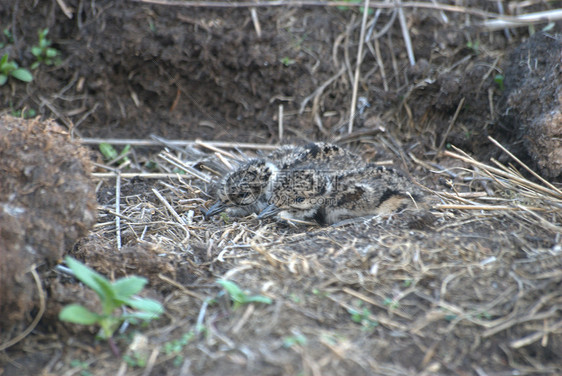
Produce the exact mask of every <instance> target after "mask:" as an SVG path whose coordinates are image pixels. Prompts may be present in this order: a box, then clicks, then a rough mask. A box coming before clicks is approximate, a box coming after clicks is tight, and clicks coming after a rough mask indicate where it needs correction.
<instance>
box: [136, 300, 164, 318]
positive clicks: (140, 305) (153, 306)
mask: <svg viewBox="0 0 562 376" xmlns="http://www.w3.org/2000/svg"><path fill="white" fill-rule="evenodd" d="M127 305H128V306H129V307H131V308H134V309H137V310H139V311H144V312H147V313H150V314H155V315H160V314H162V313H164V307H163V306H162V304H160V303H159V302H157V301H156V300H153V299H147V298H139V297H134V298H132V299H128V300H127Z"/></svg>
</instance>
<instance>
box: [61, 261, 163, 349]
mask: <svg viewBox="0 0 562 376" xmlns="http://www.w3.org/2000/svg"><path fill="white" fill-rule="evenodd" d="M65 262H66V265H68V267H69V268H70V269H71V270H72V271H73V272H74V275H75V277H76V278H77V279H79V280H80V281H81V282H82V283H84V284H85V285H86V286H88V287H89V288H91V289H92V290H94V291H95V292H96V294H98V296H99V298H100V301H101V311H102V313H101V314H99V313H95V312H92V311H90V310H89V309H87V308H86V307H83V306H81V305H79V304H70V305H67V306H66V307H64V308H63V309H62V311H61V312H60V313H59V319H60V320H61V321H68V322H72V323H74V324H82V325H94V324H97V325H99V326H100V327H101V330H100V337H101V338H103V339H110V338H112V336H113V333H114V332H115V330H116V329H117V328H118V327H119V325H120V324H121V323H122V322H123V321H125V320H128V321H129V322H131V323H133V324H136V323H138V322H139V321H144V322H148V321H150V320H152V319H155V318H158V317H159V316H160V315H161V314H162V313H163V312H164V308H163V307H162V305H161V304H160V303H158V302H157V301H155V300H152V299H145V298H139V297H136V296H135V295H136V294H137V293H139V292H140V291H141V290H142V289H143V288H144V285H145V284H146V282H147V280H146V278H143V277H138V276H131V277H125V278H121V279H118V280H117V281H115V282H110V281H109V280H108V279H107V278H105V277H104V276H102V275H101V274H99V273H97V272H95V271H94V270H92V269H90V268H89V267H87V266H86V265H84V264H82V263H81V262H79V261H77V260H75V259H73V258H71V257H68V256H67V257H66V258H65ZM122 306H127V307H130V308H133V309H134V310H135V311H133V312H131V313H125V314H117V313H116V310H117V309H119V308H121V307H122Z"/></svg>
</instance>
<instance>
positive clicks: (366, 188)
mask: <svg viewBox="0 0 562 376" xmlns="http://www.w3.org/2000/svg"><path fill="white" fill-rule="evenodd" d="M272 185H273V188H272V191H271V197H270V200H269V203H270V205H269V206H267V207H266V208H265V209H264V210H263V211H262V212H261V213H260V215H259V218H265V217H269V216H273V215H277V216H278V217H280V218H283V219H289V220H290V219H295V220H301V221H310V220H314V221H316V222H318V223H320V224H333V223H337V222H340V221H342V220H345V219H349V218H355V217H362V216H366V215H384V214H391V213H396V212H399V211H402V210H403V209H406V208H409V207H415V205H416V202H417V201H422V200H423V194H422V192H421V190H420V189H419V188H417V187H416V186H415V185H414V184H413V183H412V182H410V180H408V178H407V177H406V176H404V175H403V174H402V173H401V172H400V171H398V170H396V169H392V168H386V167H382V166H376V165H372V164H369V165H366V166H365V167H362V168H359V169H355V170H350V171H344V172H339V173H333V174H326V173H323V172H321V171H320V172H318V171H310V170H308V171H298V170H294V171H292V172H291V173H288V174H285V175H284V176H279V177H278V178H277V179H276V180H275V182H274V183H273V184H272Z"/></svg>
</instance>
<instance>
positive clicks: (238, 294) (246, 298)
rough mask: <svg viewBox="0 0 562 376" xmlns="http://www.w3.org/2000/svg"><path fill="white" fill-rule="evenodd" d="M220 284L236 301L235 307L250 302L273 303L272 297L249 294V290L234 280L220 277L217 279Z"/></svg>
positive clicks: (234, 301) (233, 300)
mask: <svg viewBox="0 0 562 376" xmlns="http://www.w3.org/2000/svg"><path fill="white" fill-rule="evenodd" d="M217 283H218V284H219V285H221V286H222V288H223V289H224V290H225V291H226V293H227V294H228V296H230V299H231V300H232V302H233V303H234V309H236V308H238V307H240V306H241V305H242V304H248V303H264V304H271V303H272V300H271V298H268V297H267V296H263V295H249V292H247V291H244V290H242V289H241V288H240V287H239V286H238V285H237V284H236V283H234V282H232V281H227V280H225V279H219V280H218V281H217Z"/></svg>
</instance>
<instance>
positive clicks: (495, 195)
mask: <svg viewBox="0 0 562 376" xmlns="http://www.w3.org/2000/svg"><path fill="white" fill-rule="evenodd" d="M449 3H450V4H451V5H452V4H453V3H454V5H455V6H456V7H457V8H455V11H451V9H448V10H442V9H440V8H439V7H437V6H436V7H434V8H431V7H428V8H416V9H413V8H404V15H405V21H406V23H407V28H408V31H409V37H410V38H411V42H412V47H413V52H414V56H415V59H416V64H415V65H413V66H412V65H411V64H410V63H409V57H408V53H407V49H406V47H405V39H404V36H403V34H402V32H401V28H400V24H399V19H400V15H399V14H398V12H397V11H396V10H393V9H386V8H382V9H381V10H380V11H378V10H377V8H373V12H372V13H371V14H369V17H368V24H367V27H366V30H367V35H368V36H370V39H369V42H368V43H366V44H365V45H364V49H363V57H362V63H361V69H360V71H359V73H360V74H359V81H358V97H359V100H358V102H357V103H358V106H357V110H356V112H355V115H354V122H353V131H352V133H351V134H349V133H348V123H349V117H350V103H351V99H352V92H353V87H354V84H353V83H354V75H355V67H356V63H357V55H358V48H359V42H358V41H359V35H360V31H361V21H362V17H363V13H362V12H361V10H360V9H359V8H358V7H355V6H353V4H352V3H350V4H349V6H340V7H335V6H283V7H257V8H248V7H240V8H238V7H234V6H233V4H235V3H232V4H230V6H228V7H221V8H212V7H209V6H206V7H193V6H192V7H184V6H171V5H162V4H160V5H157V4H149V3H147V2H143V1H119V2H115V1H108V0H103V1H100V0H97V1H90V2H84V1H81V0H64V1H51V2H37V1H33V0H18V1H15V2H14V1H7V0H0V29H1V32H2V33H1V34H0V42H1V43H2V44H1V46H2V48H1V49H0V55H3V54H4V53H7V52H8V53H9V54H10V57H11V58H12V59H14V60H15V61H16V62H17V63H18V64H19V65H20V66H21V67H30V66H31V64H32V63H33V62H34V56H33V55H32V53H31V46H33V45H35V44H37V38H38V37H37V33H38V30H40V29H44V28H48V29H49V33H48V39H49V40H51V41H52V47H53V48H55V49H57V50H58V51H59V53H60V55H59V56H60V62H59V63H56V64H53V65H47V64H42V65H40V66H39V68H37V69H36V70H32V73H33V77H34V80H33V82H31V83H29V84H24V83H22V82H20V81H18V80H16V79H14V78H13V77H10V78H9V79H8V82H7V84H6V85H4V86H0V103H1V106H2V110H3V112H4V113H8V114H11V115H14V116H18V117H20V116H29V115H30V112H29V111H30V110H33V111H34V112H35V114H36V115H38V116H39V117H40V118H43V119H47V118H53V119H55V120H56V121H57V122H58V123H59V124H61V125H62V126H63V127H64V128H65V129H66V130H67V131H68V132H69V133H70V134H71V135H72V136H73V137H76V138H77V139H79V140H82V143H83V144H84V145H86V146H87V147H89V148H90V150H91V151H92V154H95V155H94V156H93V157H92V159H93V162H94V165H95V166H96V167H95V168H94V175H93V177H92V182H93V184H94V185H95V193H96V195H97V202H98V218H97V224H96V225H95V226H94V227H93V228H92V229H91V230H90V232H89V234H88V235H87V236H86V237H84V238H82V239H81V240H80V241H79V242H78V243H77V244H75V245H74V246H69V245H65V249H64V252H65V253H66V254H69V255H71V256H73V257H75V258H77V259H79V260H81V261H83V262H85V263H86V264H87V265H89V266H90V267H92V268H93V269H95V270H97V271H98V272H100V273H102V274H103V275H105V276H107V277H108V278H110V279H116V278H120V277H122V276H126V275H139V276H144V277H146V278H147V279H148V280H149V283H148V285H147V288H146V289H145V290H144V291H143V296H147V297H151V298H154V299H157V300H158V301H160V302H162V303H163V305H164V307H165V309H166V313H165V315H164V316H163V317H162V318H160V319H158V320H154V321H152V322H150V324H149V325H148V326H145V327H141V326H133V325H131V326H129V327H128V328H124V330H123V331H122V332H121V331H120V332H119V333H118V334H116V336H115V342H116V345H117V348H118V350H119V355H116V354H115V353H114V351H112V349H111V347H110V345H109V344H108V343H107V342H105V341H102V340H98V339H96V338H95V333H96V332H97V328H94V327H80V326H78V325H73V324H68V323H62V322H60V321H59V320H58V313H59V311H60V310H61V308H62V307H63V306H65V305H66V304H69V303H74V302H81V303H82V304H86V305H89V306H90V307H93V308H95V307H96V304H97V303H96V299H97V298H96V297H95V296H94V295H93V294H92V292H91V291H89V290H88V289H87V288H85V287H84V286H83V285H81V284H79V283H78V282H77V281H76V280H75V279H73V278H70V277H69V276H67V275H65V274H63V273H61V272H60V271H59V270H58V269H56V268H53V265H52V261H53V260H49V261H50V262H45V263H44V264H38V265H37V272H38V275H39V276H40V280H41V288H42V293H43V294H44V296H45V299H46V307H44V308H45V309H44V310H43V309H42V308H41V307H39V300H40V297H39V296H40V294H39V293H38V292H37V291H36V290H37V288H36V286H35V283H31V282H30V283H31V286H32V287H33V289H34V290H33V293H32V294H31V295H26V298H29V297H33V296H35V299H36V301H37V302H36V304H35V306H34V307H33V308H32V309H30V310H29V312H27V313H26V314H25V315H23V316H24V317H23V318H22V319H21V322H20V323H19V325H18V326H16V327H12V328H10V329H9V330H7V329H6V328H4V329H3V328H2V326H0V349H1V351H0V375H2V376H4V375H35V374H43V375H84V376H86V375H108V374H117V375H216V374H226V375H315V376H316V375H347V374H349V375H461V376H464V375H512V374H519V375H556V374H562V358H561V356H560V354H562V314H561V310H560V307H562V245H561V244H562V235H561V233H562V231H561V230H562V227H561V226H562V210H561V208H562V193H561V192H560V189H561V188H562V184H561V177H562V167H561V166H562V164H558V162H559V161H560V160H556V159H549V158H555V157H556V155H557V154H556V153H557V152H559V150H560V142H559V140H560V139H561V137H560V135H561V134H562V128H560V129H558V128H556V126H557V124H560V123H556V122H555V121H552V119H550V118H549V119H550V120H549V121H547V122H544V121H543V122H542V123H539V124H534V123H532V122H531V121H529V124H527V123H526V120H525V119H528V118H531V117H533V118H537V117H538V115H540V114H542V113H550V112H552V111H554V110H556V109H557V108H558V110H559V108H560V101H561V100H562V99H561V98H562V95H560V93H559V90H560V89H559V88H560V87H561V85H560V82H561V80H560V74H561V73H560V70H559V64H560V62H559V57H560V53H559V52H560V51H562V49H561V48H560V37H559V35H558V36H557V34H556V33H557V32H558V33H559V32H560V26H561V24H560V23H555V24H553V25H551V26H553V27H552V28H550V29H547V32H546V34H543V33H539V31H540V30H541V29H543V28H544V27H545V26H547V23H541V24H537V25H535V26H533V27H523V28H513V29H509V30H498V31H487V30H486V29H483V28H479V27H477V25H478V23H479V22H482V21H484V18H482V17H481V15H482V13H483V12H484V11H485V12H489V13H494V14H496V13H497V12H499V9H498V4H501V5H502V7H503V10H504V11H505V12H508V13H509V14H521V13H532V12H537V11H544V10H548V9H553V8H556V7H557V6H560V5H561V4H560V3H561V2H549V3H544V2H541V1H530V2H525V3H524V4H521V3H519V2H510V1H502V2H490V1H477V0H467V1H455V2H449ZM374 20H376V23H373V21H374ZM371 26H372V28H371ZM5 30H7V32H5ZM534 31H536V33H534V35H533V36H530V34H531V33H533V32H534ZM531 56H532V57H533V58H534V60H533V61H534V62H535V67H538V68H537V69H536V70H534V71H533V72H534V73H533V74H528V72H527V71H528V70H527V69H526V67H528V66H530V65H528V62H529V61H531V58H530V57H531ZM539 68H540V69H539ZM543 77H548V80H545V79H544V78H543ZM537 80H542V82H543V84H541V85H536V82H537ZM538 82H540V81H538ZM525 102H528V103H531V104H533V105H534V106H531V105H529V108H530V109H529V108H526V107H525V106H524V103H525ZM281 105H282V106H283V107H282V114H283V116H282V120H283V126H282V132H281V131H280V128H281V126H280V116H279V114H280V111H281V109H280V106H281ZM513 108H514V109H513ZM552 109H554V110H552ZM551 110H552V111H551ZM535 111H536V112H535ZM549 111H550V112H549ZM553 118H554V119H556V117H555V116H554V117H553ZM522 119H523V120H522ZM545 124H547V125H545ZM552 124H554V125H553V126H552V127H551V128H548V126H549V125H552ZM526 125H529V128H525V126H526ZM545 127H546V128H545ZM0 134H1V133H0ZM151 135H156V136H160V137H164V138H166V139H174V140H188V141H194V140H197V139H199V140H202V142H201V143H189V144H188V145H187V146H185V144H166V145H163V144H162V143H158V142H156V141H155V140H154V139H153V138H151ZM544 135H548V137H547V136H544ZM490 137H491V138H492V139H490ZM99 139H103V140H106V141H110V142H114V144H115V147H116V148H117V149H118V150H121V149H122V148H123V147H124V146H125V145H127V144H131V145H132V149H131V151H129V153H128V154H127V158H128V161H127V162H126V163H124V164H119V163H118V162H119V161H109V160H107V159H105V160H104V158H103V157H102V156H101V154H100V153H99V143H100V142H101V141H100V140H99ZM134 140H143V143H142V144H135V143H134V142H133V141H134ZM316 140H323V141H329V142H336V143H338V144H340V145H343V146H345V147H348V148H349V149H351V150H353V151H355V152H357V153H359V154H360V155H361V156H362V157H363V159H365V160H366V161H369V162H375V163H379V164H381V165H387V166H396V167H399V168H401V169H403V170H405V171H408V173H409V174H410V175H411V177H412V179H413V180H414V181H416V182H418V183H419V184H420V185H422V186H423V187H425V189H426V191H427V194H428V195H430V196H431V197H433V198H434V199H435V204H434V205H433V207H432V208H431V213H429V214H428V213H423V214H422V215H418V214H411V213H401V214H397V215H393V216H390V217H382V218H379V217H375V218H369V219H365V220H360V221H356V222H353V223H348V224H343V225H341V226H336V227H320V226H298V227H293V226H289V225H287V224H284V223H278V222H275V221H272V220H263V221H262V220H258V219H256V218H255V217H252V216H250V217H246V218H227V217H224V216H222V217H220V216H217V217H214V218H212V219H205V218H204V216H203V211H204V209H205V208H208V207H209V206H210V205H212V203H213V202H214V199H213V195H212V192H213V182H214V181H215V180H216V178H217V177H218V176H219V175H220V172H223V171H224V170H225V167H224V166H225V164H224V163H222V162H221V160H224V159H227V160H230V161H231V163H234V159H236V158H237V157H238V156H239V155H241V154H243V155H247V156H250V155H255V154H259V153H266V152H267V150H269V149H271V148H272V147H275V146H276V145H283V144H302V143H305V142H308V141H316ZM493 140H497V141H498V142H499V144H501V145H503V146H504V147H505V148H506V149H508V150H510V151H511V152H513V153H515V154H516V155H517V157H518V158H519V160H520V161H521V162H523V163H526V164H527V165H528V166H530V169H531V170H532V171H533V172H534V171H538V172H539V174H541V175H543V176H545V177H546V178H547V179H548V180H544V179H543V180H541V179H540V178H538V177H537V176H534V175H533V174H532V173H530V172H529V171H528V170H526V169H525V168H523V167H522V166H521V164H520V163H518V162H517V161H516V160H515V159H513V158H512V157H511V156H509V155H508V153H507V152H506V150H503V149H502V147H501V146H498V145H497V144H495V143H494V142H493ZM211 141H213V142H216V141H222V142H223V143H222V144H212V145H211V144H210V142H211ZM535 141H536V142H535ZM249 144H251V145H249ZM213 145H214V146H213ZM217 145H218V146H219V149H218V152H217V149H216V146H217ZM0 155H1V154H0ZM14 155H16V154H14ZM552 156H554V157H552ZM173 157H176V158H178V159H179V161H180V162H179V163H180V165H179V167H178V164H177V163H176V164H174V163H172V162H171V158H173ZM181 163H184V164H186V165H188V166H190V167H193V168H195V169H197V170H198V171H201V173H203V174H204V175H205V176H209V177H211V178H212V181H210V182H206V181H204V180H202V179H198V178H195V177H194V176H192V175H190V174H181V175H179V174H176V172H178V171H179V170H178V168H179V169H181V168H182V165H181ZM186 168H187V167H186ZM186 168H184V169H186ZM115 171H119V172H120V174H121V175H120V177H119V178H116V175H115ZM215 172H217V173H215ZM52 194H53V195H55V194H60V195H61V196H60V197H64V196H62V195H64V194H65V193H64V192H62V191H60V192H59V191H57V190H54V191H53V193H52ZM118 197H119V201H118V203H119V210H120V214H119V215H118V216H116V212H115V210H116V202H117V199H118ZM67 200H68V199H67ZM84 200H85V199H84ZM68 201H71V200H68ZM57 202H58V201H57V200H53V201H52V204H51V205H53V206H54V205H60V203H57ZM0 204H1V203H0ZM45 205H49V203H45ZM37 213H40V212H39V211H37ZM47 216H48V215H47ZM116 218H119V219H120V221H119V222H117V221H116ZM1 219H2V216H0V220H1ZM0 234H2V232H1V231H0ZM28 235H29V237H30V238H33V236H34V231H32V230H30V231H29V232H28ZM42 236H44V235H42ZM0 240H2V239H0ZM36 240H37V239H36ZM2 244H4V243H2V242H0V246H2ZM4 246H5V245H4ZM0 251H2V249H0ZM53 254H56V253H53ZM0 256H1V255H0ZM4 261H5V260H4ZM0 270H2V269H1V268H0ZM22 273H23V272H22ZM26 278H29V275H28V276H27V277H26ZM218 279H227V280H230V281H233V282H235V283H236V284H237V285H238V286H240V287H241V288H243V289H244V290H248V291H249V293H250V294H262V295H264V296H267V297H269V298H271V300H272V303H271V304H261V303H251V304H247V305H242V306H241V307H237V308H235V307H234V306H233V304H232V302H231V301H230V299H229V297H228V295H226V294H225V292H224V290H223V289H222V288H221V287H220V286H219V285H218V284H217V280H218ZM29 280H30V281H31V278H29ZM1 288H4V287H3V286H2V287H1ZM33 294H35V295H33ZM0 303H2V302H0ZM2 308H4V307H2ZM43 311H44V312H43ZM0 312H3V311H2V310H0ZM39 313H41V314H42V317H41V320H40V321H39V323H38V325H37V326H36V327H35V329H34V330H33V331H32V332H31V333H30V334H28V335H27V336H25V337H24V338H23V339H21V340H20V341H19V342H18V343H17V344H15V345H13V346H11V347H9V348H8V349H4V348H3V347H2V344H4V343H7V342H8V341H9V340H10V339H11V338H13V337H14V336H17V334H18V332H23V330H24V329H25V327H27V326H29V324H30V323H31V322H32V321H33V320H34V318H35V317H37V316H38V314H39Z"/></svg>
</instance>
